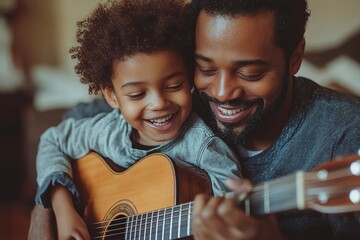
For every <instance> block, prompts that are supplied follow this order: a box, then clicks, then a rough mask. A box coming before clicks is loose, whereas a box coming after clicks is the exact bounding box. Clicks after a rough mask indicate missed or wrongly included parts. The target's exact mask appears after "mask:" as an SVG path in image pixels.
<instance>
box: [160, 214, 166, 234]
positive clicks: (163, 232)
mask: <svg viewBox="0 0 360 240" xmlns="http://www.w3.org/2000/svg"><path fill="white" fill-rule="evenodd" d="M163 212H164V215H163V226H162V233H161V239H165V238H164V237H165V220H166V208H165V209H164V211H163Z"/></svg>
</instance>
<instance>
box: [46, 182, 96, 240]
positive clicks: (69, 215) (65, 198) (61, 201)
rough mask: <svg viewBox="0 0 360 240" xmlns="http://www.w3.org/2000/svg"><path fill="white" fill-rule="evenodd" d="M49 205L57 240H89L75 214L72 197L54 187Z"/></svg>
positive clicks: (77, 215)
mask: <svg viewBox="0 0 360 240" xmlns="http://www.w3.org/2000/svg"><path fill="white" fill-rule="evenodd" d="M51 203H52V206H53V209H54V213H55V218H56V225H57V229H58V238H59V240H73V239H75V240H90V234H89V232H88V230H87V227H86V225H85V223H84V221H83V220H82V218H81V217H80V215H79V214H78V213H77V211H76V209H75V207H74V204H73V200H72V196H71V194H70V193H69V191H68V190H67V189H66V188H64V187H62V186H54V187H53V188H52V190H51Z"/></svg>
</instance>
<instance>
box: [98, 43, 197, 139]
mask: <svg viewBox="0 0 360 240" xmlns="http://www.w3.org/2000/svg"><path fill="white" fill-rule="evenodd" d="M112 83H113V90H112V89H104V90H103V94H104V96H105V98H106V100H107V102H108V103H109V104H110V105H111V106H112V107H113V108H120V109H121V113H122V114H123V116H124V118H125V120H126V121H127V122H128V123H129V124H131V125H132V126H133V128H135V129H136V130H135V131H134V132H133V135H132V136H133V137H134V138H135V141H137V142H138V143H140V144H142V145H147V146H153V145H159V144H161V143H164V142H166V141H169V140H171V139H172V138H174V137H175V136H176V134H177V133H178V131H179V129H180V127H181V125H182V124H183V123H184V121H185V120H186V118H187V117H188V116H189V113H190V111H191V103H192V102H191V101H192V99H191V92H190V83H189V76H188V72H187V68H186V65H185V62H184V59H183V57H182V56H181V55H180V54H179V53H177V52H175V51H170V50H169V51H165V50H164V51H157V52H153V53H150V54H145V53H137V54H135V55H133V56H131V57H129V58H127V59H125V60H123V61H118V62H116V63H114V65H113V78H112Z"/></svg>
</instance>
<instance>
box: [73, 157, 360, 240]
mask: <svg viewBox="0 0 360 240" xmlns="http://www.w3.org/2000/svg"><path fill="white" fill-rule="evenodd" d="M73 172H74V176H75V179H74V181H75V184H76V186H77V188H78V190H79V193H80V201H81V205H82V206H83V210H82V212H81V214H82V217H83V219H84V221H85V223H86V224H87V226H88V229H89V232H90V235H91V237H92V239H107V240H108V239H179V238H183V237H189V236H191V235H192V229H191V214H192V209H193V203H192V202H191V201H192V200H193V198H194V196H195V195H196V194H197V193H200V192H206V193H211V183H210V180H209V178H208V175H207V174H206V173H205V172H203V171H202V170H200V169H198V168H196V167H194V166H192V165H188V164H185V163H183V162H178V161H173V160H172V159H170V158H169V157H167V156H166V155H163V154H152V155H149V156H147V157H145V158H144V159H141V160H139V161H138V162H137V163H136V164H134V165H133V166H132V167H131V168H129V169H126V170H125V169H119V168H116V166H115V164H114V163H113V162H111V161H107V160H106V159H103V158H102V157H101V156H100V155H98V154H97V153H94V152H91V153H89V154H88V155H86V156H85V157H84V158H81V159H79V160H76V161H73ZM232 195H233V196H232V197H236V198H238V201H239V205H241V207H242V208H243V209H244V211H245V213H246V214H248V215H264V214H271V213H277V212H283V211H287V210H293V209H299V210H303V209H313V210H315V211H319V212H322V213H329V214H331V213H345V212H354V211H360V156H359V155H352V156H347V157H345V158H342V159H341V160H339V161H331V162H329V163H326V164H323V165H321V166H320V167H319V168H318V169H317V170H316V171H313V172H307V173H305V172H302V171H299V172H297V173H295V174H294V175H290V176H285V177H280V178H278V179H274V180H271V181H268V182H265V183H263V184H260V185H257V186H255V187H254V189H253V191H252V192H251V193H250V194H249V195H248V196H247V197H245V198H244V196H242V195H235V194H232Z"/></svg>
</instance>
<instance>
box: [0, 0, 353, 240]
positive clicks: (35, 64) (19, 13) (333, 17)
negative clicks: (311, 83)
mask: <svg viewBox="0 0 360 240" xmlns="http://www.w3.org/2000/svg"><path fill="white" fill-rule="evenodd" d="M98 2H100V1H99V0H50V1H49V0H0V153H1V156H2V157H1V158H0V161H1V168H0V200H1V201H0V212H1V216H2V217H1V218H0V240H1V239H7V240H9V239H10V240H11V239H25V236H26V232H27V228H28V221H29V214H30V212H29V211H30V209H31V207H32V206H33V204H34V202H33V198H34V194H35V190H36V184H35V155H36V149H37V144H38V141H39V136H40V134H41V133H42V132H43V131H44V130H45V129H47V128H48V127H49V126H52V125H55V124H57V123H58V122H59V121H61V118H62V115H63V114H64V112H66V111H67V110H68V109H69V108H71V107H72V106H74V105H75V104H76V103H78V102H88V101H91V100H92V99H93V98H94V97H89V95H88V94H87V88H86V86H83V85H81V84H80V83H79V81H78V77H77V76H76V75H75V74H74V71H73V68H74V62H72V61H71V59H70V55H69V53H68V51H69V49H70V48H71V47H72V46H74V45H75V32H76V22H77V21H78V20H80V19H82V18H84V17H85V16H86V15H87V14H89V12H90V11H91V10H92V9H93V8H94V7H95V6H96V4H97V3H98ZM308 2H309V6H310V9H311V17H310V19H309V23H308V28H307V33H306V41H307V47H306V55H305V59H304V62H303V65H302V67H301V70H300V72H299V74H298V75H302V76H306V77H309V78H312V79H313V80H315V81H317V82H318V83H320V84H322V85H326V86H329V87H332V88H334V89H337V90H339V91H343V92H345V93H346V94H350V95H357V96H360V47H359V46H360V18H359V11H360V1H359V0H343V1H338V0H309V1H308Z"/></svg>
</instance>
